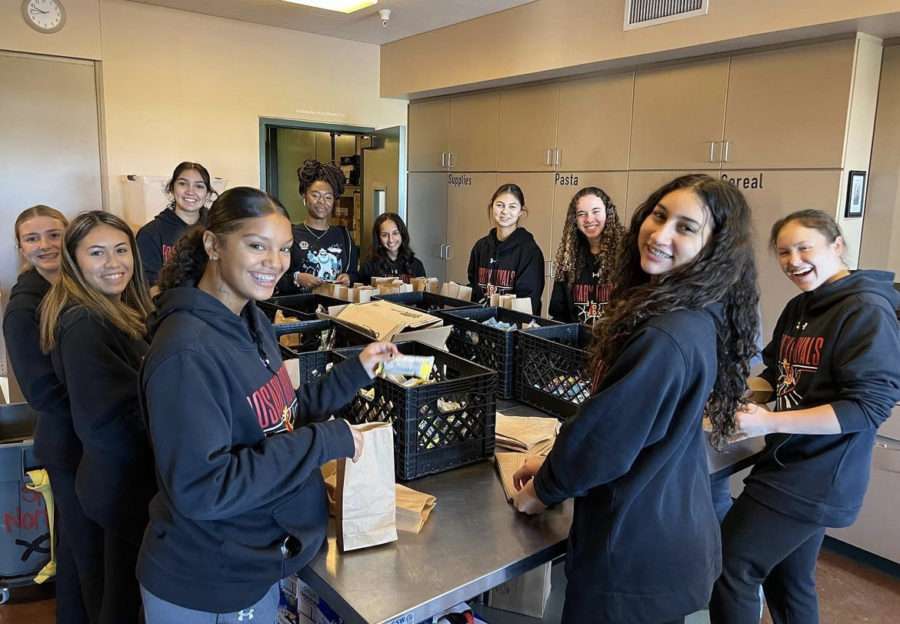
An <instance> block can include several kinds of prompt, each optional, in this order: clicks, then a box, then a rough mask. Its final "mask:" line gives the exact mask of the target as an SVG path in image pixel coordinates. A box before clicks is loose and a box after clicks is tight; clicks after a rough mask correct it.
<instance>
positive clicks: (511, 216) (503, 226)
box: [468, 184, 544, 315]
mask: <svg viewBox="0 0 900 624" xmlns="http://www.w3.org/2000/svg"><path fill="white" fill-rule="evenodd" d="M523 212H525V213H527V209H526V208H525V195H524V194H523V193H522V189H520V188H519V187H518V186H516V185H515V184H503V185H502V186H500V188H498V189H497V190H496V191H495V192H494V196H493V197H491V203H490V204H488V216H489V217H490V219H491V222H492V223H493V224H494V228H493V229H492V230H491V231H490V232H489V233H488V235H487V236H485V237H484V238H481V239H479V240H478V241H476V243H475V246H474V247H472V253H471V255H470V256H469V271H468V274H469V287H470V288H471V289H472V301H477V302H478V303H482V304H484V305H490V301H491V295H493V294H495V293H496V294H501V295H504V294H512V295H515V296H516V297H530V298H531V308H532V312H533V313H534V314H535V315H540V313H541V296H542V295H543V294H544V254H543V253H542V252H541V248H540V247H538V245H537V243H535V242H534V237H533V236H532V235H531V232H529V231H528V230H526V229H525V228H521V227H519V218H520V217H521V216H522V213H523Z"/></svg>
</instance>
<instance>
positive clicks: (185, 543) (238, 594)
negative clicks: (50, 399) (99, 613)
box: [137, 187, 397, 624]
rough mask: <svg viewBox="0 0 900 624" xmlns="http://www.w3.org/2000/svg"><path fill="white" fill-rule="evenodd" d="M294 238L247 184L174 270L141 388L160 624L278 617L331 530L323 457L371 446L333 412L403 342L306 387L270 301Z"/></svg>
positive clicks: (279, 213)
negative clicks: (294, 370) (154, 488)
mask: <svg viewBox="0 0 900 624" xmlns="http://www.w3.org/2000/svg"><path fill="white" fill-rule="evenodd" d="M291 245H292V235H291V224H290V221H289V220H288V218H287V213H286V212H285V209H284V207H283V206H282V205H281V204H280V203H279V202H278V200H277V199H275V198H274V197H272V196H270V195H268V194H267V193H265V192H263V191H260V190H258V189H254V188H249V187H236V188H233V189H230V190H227V191H225V192H224V193H222V195H221V196H220V197H219V198H218V199H216V201H215V202H214V203H213V205H212V207H211V208H210V211H209V215H208V217H207V222H206V225H205V227H202V226H201V227H196V228H194V229H191V230H189V231H187V232H186V233H185V235H184V236H183V237H182V238H181V239H180V240H179V241H178V243H177V244H176V250H175V256H174V258H173V259H172V261H171V262H170V263H169V264H168V265H167V266H166V267H165V269H164V270H163V273H162V276H161V279H160V282H159V286H160V289H161V294H160V295H159V297H158V299H157V304H158V310H157V312H156V313H155V314H154V315H153V316H152V318H151V320H150V322H149V330H150V334H151V335H152V336H153V344H152V346H151V348H150V352H149V353H148V354H147V359H146V362H145V364H144V367H143V369H142V372H141V379H140V390H139V392H140V396H141V403H142V406H143V409H144V415H145V418H146V419H147V423H148V428H149V431H150V437H151V441H152V444H153V449H154V451H155V453H156V460H157V474H158V478H159V484H160V491H159V494H158V495H157V496H156V498H154V500H153V502H152V504H151V506H150V525H149V526H148V528H147V531H146V533H145V534H144V542H143V545H142V548H141V556H140V559H139V561H138V566H137V574H138V579H139V581H140V584H141V592H142V595H143V598H144V611H145V616H146V621H147V623H148V624H162V623H165V624H181V623H185V624H187V623H194V622H212V621H224V620H223V619H219V620H216V618H215V614H232V616H231V618H230V619H227V621H234V620H235V619H242V618H239V617H237V616H238V615H239V613H243V614H244V615H247V614H248V613H252V617H253V619H254V620H257V619H258V620H259V621H261V622H272V621H274V620H275V614H276V609H277V606H278V582H279V580H280V579H281V578H282V577H283V576H288V575H290V574H293V573H295V572H297V571H298V570H299V569H300V568H302V567H303V566H304V565H306V564H307V563H308V562H309V561H310V559H312V557H313V556H314V555H315V553H316V552H317V551H318V550H319V547H320V546H321V544H322V541H323V540H324V537H325V530H326V527H327V525H328V504H327V499H326V494H325V485H324V483H323V481H322V475H321V472H320V470H319V468H320V466H321V465H322V464H324V463H325V462H327V461H329V460H330V459H334V458H338V457H352V458H354V459H358V458H359V456H360V453H361V452H362V436H361V434H359V433H358V432H356V431H355V430H354V429H352V428H351V427H349V426H348V424H347V422H346V421H343V420H330V421H327V422H326V419H327V418H328V417H329V415H330V414H332V413H334V412H336V411H337V410H338V409H340V408H341V407H343V405H344V404H345V403H346V402H347V400H348V399H349V398H350V397H352V396H353V395H354V394H355V393H356V391H357V390H359V388H361V387H362V386H363V385H365V384H366V383H368V382H369V380H370V379H371V378H372V377H373V376H374V374H375V372H374V371H375V368H376V367H377V366H378V365H379V364H380V363H381V362H384V361H386V360H388V359H390V358H391V357H393V356H394V355H395V354H396V353H397V349H396V347H395V346H394V345H392V344H387V343H372V344H370V345H368V346H367V347H366V348H365V349H363V351H362V352H361V353H360V355H359V357H357V358H352V359H349V360H347V361H346V362H344V363H342V364H340V365H337V366H335V367H334V369H333V370H332V371H331V373H330V374H329V375H327V376H326V377H324V378H322V379H320V380H318V381H315V382H312V383H310V384H305V385H302V386H301V387H300V388H298V389H295V388H294V387H293V386H292V384H291V380H290V377H289V375H288V373H287V369H286V368H285V366H284V364H283V362H282V360H281V354H280V351H279V348H278V342H277V339H276V337H275V332H274V330H273V328H272V325H271V324H270V323H269V322H268V320H267V319H266V317H265V316H264V315H263V314H262V312H261V311H260V310H259V309H258V308H257V307H256V305H255V301H258V300H260V299H268V298H269V297H271V296H272V291H273V290H274V288H275V284H276V282H277V281H278V280H279V278H281V276H282V275H283V274H284V272H285V271H286V270H287V268H288V266H289V264H290V253H291ZM185 553H190V556H185ZM225 587H227V588H228V591H223V588H225Z"/></svg>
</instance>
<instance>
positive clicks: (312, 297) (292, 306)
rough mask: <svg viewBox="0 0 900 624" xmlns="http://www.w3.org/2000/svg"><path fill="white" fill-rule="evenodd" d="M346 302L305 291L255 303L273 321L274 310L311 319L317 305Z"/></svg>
mask: <svg viewBox="0 0 900 624" xmlns="http://www.w3.org/2000/svg"><path fill="white" fill-rule="evenodd" d="M347 303H348V302H347V301H344V300H343V299H335V298H334V297H328V296H326V295H317V294H314V293H305V294H299V295H282V296H280V297H272V298H271V299H266V300H265V301H257V302H256V305H257V307H259V309H260V310H262V311H263V313H264V314H265V315H266V317H267V318H268V319H269V320H270V321H272V322H274V321H275V312H276V311H278V310H281V312H282V314H284V315H285V316H290V317H294V318H298V319H300V320H301V321H311V320H314V319H316V318H317V317H316V310H317V309H318V308H319V306H320V305H321V306H325V307H326V308H328V307H329V306H333V305H346V304H347Z"/></svg>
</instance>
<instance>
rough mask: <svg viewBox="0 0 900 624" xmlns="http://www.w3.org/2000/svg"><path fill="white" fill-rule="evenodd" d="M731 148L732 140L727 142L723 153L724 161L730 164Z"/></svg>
mask: <svg viewBox="0 0 900 624" xmlns="http://www.w3.org/2000/svg"><path fill="white" fill-rule="evenodd" d="M730 147H731V139H729V140H727V141H725V149H724V150H723V152H722V161H723V162H728V150H729V148H730Z"/></svg>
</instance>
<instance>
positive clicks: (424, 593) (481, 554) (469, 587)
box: [300, 462, 572, 624]
mask: <svg viewBox="0 0 900 624" xmlns="http://www.w3.org/2000/svg"><path fill="white" fill-rule="evenodd" d="M409 485H410V486H411V487H413V488H414V489H416V490H419V491H422V492H427V493H428V494H433V495H434V496H437V499H438V502H437V505H436V506H435V508H434V511H433V512H432V514H431V517H430V518H429V520H428V522H427V523H426V525H425V528H424V529H423V530H422V532H421V533H419V534H418V535H416V534H413V533H406V532H402V531H401V532H400V533H399V536H400V539H399V540H398V541H396V542H393V543H391V544H386V545H384V546H376V547H374V548H366V549H363V550H359V551H354V552H349V553H345V554H341V553H340V552H339V551H338V548H337V541H336V539H335V536H334V523H333V522H332V523H331V525H330V526H329V530H328V543H327V545H326V546H325V547H323V549H322V550H321V551H320V552H319V554H318V555H317V556H316V558H315V559H313V561H312V563H310V564H309V566H307V567H306V568H304V569H303V570H302V571H301V572H300V578H301V579H302V580H303V581H305V582H306V583H307V584H308V585H309V586H310V587H312V589H314V590H315V591H316V592H317V593H318V594H319V596H321V597H322V598H323V599H324V600H325V602H327V603H328V604H329V606H331V607H332V608H333V609H334V610H335V611H337V613H339V614H340V616H341V617H342V618H344V621H345V622H346V623H347V624H358V623H362V622H366V623H368V622H371V623H376V622H396V623H398V624H400V623H402V624H414V623H415V622H419V621H421V620H424V619H425V618H428V617H431V616H433V615H436V614H438V613H440V612H441V611H444V610H446V609H448V608H450V607H452V606H454V605H457V604H459V603H460V602H463V601H464V600H468V599H469V598H472V597H473V596H476V595H478V594H480V593H482V592H484V591H487V590H488V589H490V588H492V587H495V586H497V585H499V584H500V583H503V582H505V581H508V580H510V579H512V578H515V577H517V576H519V575H520V574H522V573H523V572H527V571H528V570H530V569H532V568H535V567H537V566H539V565H541V564H542V563H545V562H547V561H550V560H551V559H553V558H555V557H556V556H557V555H561V554H563V553H564V552H565V546H566V537H567V536H568V534H569V526H570V525H571V523H572V501H571V500H569V501H566V502H565V503H564V504H562V505H560V506H558V507H555V508H553V509H548V510H547V511H545V512H544V513H542V514H539V515H537V516H526V515H524V514H520V513H518V512H517V511H516V510H515V508H514V507H513V506H512V505H510V504H509V503H507V502H506V496H505V495H504V493H503V487H502V486H501V485H500V479H499V478H498V477H497V474H496V470H495V469H494V465H493V463H492V462H481V463H478V464H473V465H471V466H466V467H463V468H458V469H456V470H451V471H449V472H445V473H442V474H439V475H434V476H430V477H424V478H422V479H417V480H415V481H412V482H411V483H410V484H409Z"/></svg>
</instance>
